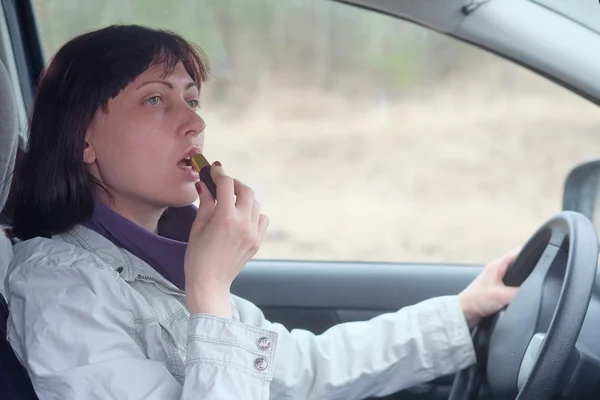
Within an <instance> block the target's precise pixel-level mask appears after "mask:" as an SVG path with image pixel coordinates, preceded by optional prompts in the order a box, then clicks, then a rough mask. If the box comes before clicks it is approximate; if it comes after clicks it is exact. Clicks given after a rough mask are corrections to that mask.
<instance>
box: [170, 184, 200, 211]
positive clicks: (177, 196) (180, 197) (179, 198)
mask: <svg viewBox="0 0 600 400" xmlns="http://www.w3.org/2000/svg"><path fill="white" fill-rule="evenodd" d="M172 194H174V196H169V197H170V198H169V199H168V204H169V207H184V206H189V205H190V204H193V203H194V202H195V201H197V200H198V192H197V191H196V188H195V187H194V186H192V187H191V188H185V189H183V190H179V191H178V193H176V192H175V191H174V192H172Z"/></svg>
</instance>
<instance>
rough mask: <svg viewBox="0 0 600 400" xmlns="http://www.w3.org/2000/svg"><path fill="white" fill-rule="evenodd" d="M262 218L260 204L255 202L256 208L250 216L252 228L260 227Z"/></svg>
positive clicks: (253, 208)
mask: <svg viewBox="0 0 600 400" xmlns="http://www.w3.org/2000/svg"><path fill="white" fill-rule="evenodd" d="M259 218H260V203H259V202H258V201H257V200H254V207H252V214H251V216H250V223H251V224H252V226H258V222H259Z"/></svg>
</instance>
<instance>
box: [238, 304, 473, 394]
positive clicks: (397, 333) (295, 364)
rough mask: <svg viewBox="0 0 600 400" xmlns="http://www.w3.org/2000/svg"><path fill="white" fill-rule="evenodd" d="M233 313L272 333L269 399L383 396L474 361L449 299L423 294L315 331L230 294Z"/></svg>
mask: <svg viewBox="0 0 600 400" xmlns="http://www.w3.org/2000/svg"><path fill="white" fill-rule="evenodd" d="M234 303H235V305H236V308H237V312H236V314H237V315H236V318H239V319H240V321H241V322H243V323H246V324H249V325H255V326H258V327H261V328H263V329H268V330H272V331H275V332H277V335H278V350H277V356H276V359H275V374H274V377H273V381H272V382H271V396H272V397H271V398H272V399H277V400H284V399H290V400H291V399H305V400H316V399H346V400H352V399H357V400H358V399H364V398H367V397H371V396H376V397H379V396H385V395H389V394H392V393H396V392H398V391H401V390H403V389H406V388H409V387H411V386H415V385H417V384H421V383H425V382H428V381H431V380H433V379H435V378H437V377H440V376H443V375H446V374H450V373H454V372H457V371H459V370H462V369H464V368H466V367H468V366H469V365H471V364H472V363H474V362H475V352H474V349H473V343H472V340H471V335H470V332H469V328H468V326H467V322H466V319H465V316H464V313H463V311H462V308H461V307H460V304H459V301H458V298H457V297H456V296H444V297H438V298H433V299H429V300H426V301H423V302H421V303H418V304H416V305H413V306H410V307H405V308H403V309H401V310H399V311H397V312H395V313H388V314H383V315H380V316H378V317H376V318H374V319H371V320H370V321H365V322H349V323H342V324H339V325H336V326H334V327H332V328H330V329H329V330H327V331H326V332H324V333H323V334H321V335H318V336H317V335H314V334H312V333H310V332H308V331H305V330H292V331H291V332H290V331H288V330H286V328H284V327H283V326H282V325H280V324H277V323H271V322H269V321H267V320H266V319H265V317H264V315H263V314H262V312H261V311H260V309H258V308H257V307H256V306H254V305H253V304H252V303H249V302H247V301H245V300H242V299H239V298H235V302H234Z"/></svg>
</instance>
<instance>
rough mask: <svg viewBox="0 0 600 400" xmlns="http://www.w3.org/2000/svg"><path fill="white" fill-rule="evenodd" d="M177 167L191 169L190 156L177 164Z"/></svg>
mask: <svg viewBox="0 0 600 400" xmlns="http://www.w3.org/2000/svg"><path fill="white" fill-rule="evenodd" d="M177 165H178V166H180V167H181V168H188V167H189V168H191V167H192V158H191V157H190V156H187V157H185V158H182V159H181V161H179V162H178V163H177Z"/></svg>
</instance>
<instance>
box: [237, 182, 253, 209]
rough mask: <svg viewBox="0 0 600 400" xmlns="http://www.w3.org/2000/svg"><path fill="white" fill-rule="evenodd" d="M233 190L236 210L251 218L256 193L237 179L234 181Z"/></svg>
mask: <svg viewBox="0 0 600 400" xmlns="http://www.w3.org/2000/svg"><path fill="white" fill-rule="evenodd" d="M233 190H234V194H235V197H236V202H235V205H236V208H237V209H238V210H240V211H241V212H243V213H244V215H248V216H251V215H252V210H253V209H254V207H255V201H256V200H255V199H254V191H253V190H252V189H251V188H250V187H248V186H246V185H244V184H243V183H242V182H240V181H239V180H237V179H234V180H233Z"/></svg>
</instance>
